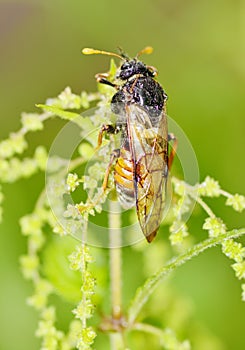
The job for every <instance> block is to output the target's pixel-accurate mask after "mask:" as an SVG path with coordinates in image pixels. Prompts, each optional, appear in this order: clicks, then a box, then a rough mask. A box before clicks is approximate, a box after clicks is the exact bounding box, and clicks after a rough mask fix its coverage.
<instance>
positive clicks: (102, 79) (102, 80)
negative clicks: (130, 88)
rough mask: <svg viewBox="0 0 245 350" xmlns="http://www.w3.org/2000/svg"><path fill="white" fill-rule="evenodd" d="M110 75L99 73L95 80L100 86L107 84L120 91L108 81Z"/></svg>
mask: <svg viewBox="0 0 245 350" xmlns="http://www.w3.org/2000/svg"><path fill="white" fill-rule="evenodd" d="M108 77H109V74H107V73H98V74H96V75H95V79H96V81H97V82H98V83H100V84H106V85H109V86H112V87H114V88H115V89H118V86H117V85H116V84H114V83H112V82H111V81H109V80H108Z"/></svg>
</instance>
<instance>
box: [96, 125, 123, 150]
mask: <svg viewBox="0 0 245 350" xmlns="http://www.w3.org/2000/svg"><path fill="white" fill-rule="evenodd" d="M120 130H121V128H120V127H119V126H117V125H116V126H113V125H111V124H108V125H102V127H101V129H100V132H99V135H98V144H97V147H96V149H98V148H100V146H101V144H102V139H103V135H104V133H105V132H106V133H108V134H117V133H118V132H119V131H120Z"/></svg>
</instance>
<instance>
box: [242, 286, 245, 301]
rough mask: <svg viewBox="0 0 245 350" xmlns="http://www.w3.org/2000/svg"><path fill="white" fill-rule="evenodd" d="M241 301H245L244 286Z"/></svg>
mask: <svg viewBox="0 0 245 350" xmlns="http://www.w3.org/2000/svg"><path fill="white" fill-rule="evenodd" d="M242 301H245V284H242Z"/></svg>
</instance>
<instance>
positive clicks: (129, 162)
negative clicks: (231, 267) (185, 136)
mask: <svg viewBox="0 0 245 350" xmlns="http://www.w3.org/2000/svg"><path fill="white" fill-rule="evenodd" d="M152 50H153V49H152V48H151V47H149V46H148V47H146V48H144V49H143V50H141V51H140V52H139V53H138V54H137V55H136V57H135V58H133V59H131V58H129V57H128V56H127V55H126V54H125V53H122V52H121V53H120V55H119V54H116V53H112V52H107V51H101V50H95V49H90V48H85V49H83V53H84V54H104V55H109V56H115V57H117V58H120V60H121V61H122V63H121V66H120V67H119V69H118V72H117V74H116V78H115V80H114V81H109V80H108V74H106V73H105V74H97V75H96V80H97V81H98V82H99V83H101V84H107V85H110V86H112V87H114V88H115V89H116V93H115V94H114V96H113V97H112V100H111V110H112V112H113V113H114V114H116V116H117V122H116V124H115V125H103V126H102V128H101V131H100V133H99V136H98V146H100V145H101V143H102V137H103V134H104V133H105V132H106V133H118V132H121V147H120V149H119V150H115V151H114V152H113V154H112V156H111V160H110V163H109V165H108V168H107V171H106V174H105V178H104V182H103V188H104V189H105V188H106V187H107V182H108V176H109V173H110V170H111V167H112V166H113V164H114V163H115V166H114V180H115V185H116V190H117V194H118V198H119V201H120V203H121V205H122V206H123V207H124V208H126V209H127V208H131V207H132V206H136V211H137V216H138V221H139V224H140V226H141V229H142V231H143V234H144V235H145V237H146V239H147V241H148V242H149V243H150V242H151V241H152V240H153V239H154V237H155V236H156V234H157V231H158V229H159V225H160V223H161V220H162V216H163V210H164V207H165V205H166V199H167V180H168V171H169V168H170V167H171V164H172V161H173V158H174V155H175V150H176V146H177V140H176V139H175V137H174V136H173V135H172V134H170V135H168V126H167V118H166V100H167V95H166V93H165V92H164V90H163V88H162V87H161V85H160V84H159V83H158V82H157V81H156V80H155V77H156V75H157V70H156V69H155V68H154V67H151V66H147V65H145V64H144V63H143V62H141V61H140V60H139V59H138V57H139V56H140V55H141V54H143V53H146V54H149V53H151V52H152ZM169 140H174V141H175V145H174V147H173V148H172V151H171V153H170V155H169V154H168V153H169V151H168V141H169Z"/></svg>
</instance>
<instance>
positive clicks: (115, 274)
mask: <svg viewBox="0 0 245 350" xmlns="http://www.w3.org/2000/svg"><path fill="white" fill-rule="evenodd" d="M109 237H110V238H109V239H110V280H111V304H112V318H113V319H120V317H121V311H122V301H121V299H122V295H121V281H122V277H121V267H122V266H121V265H122V263H121V259H122V257H121V248H120V246H121V216H120V206H119V204H118V202H117V201H110V208H109Z"/></svg>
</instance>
